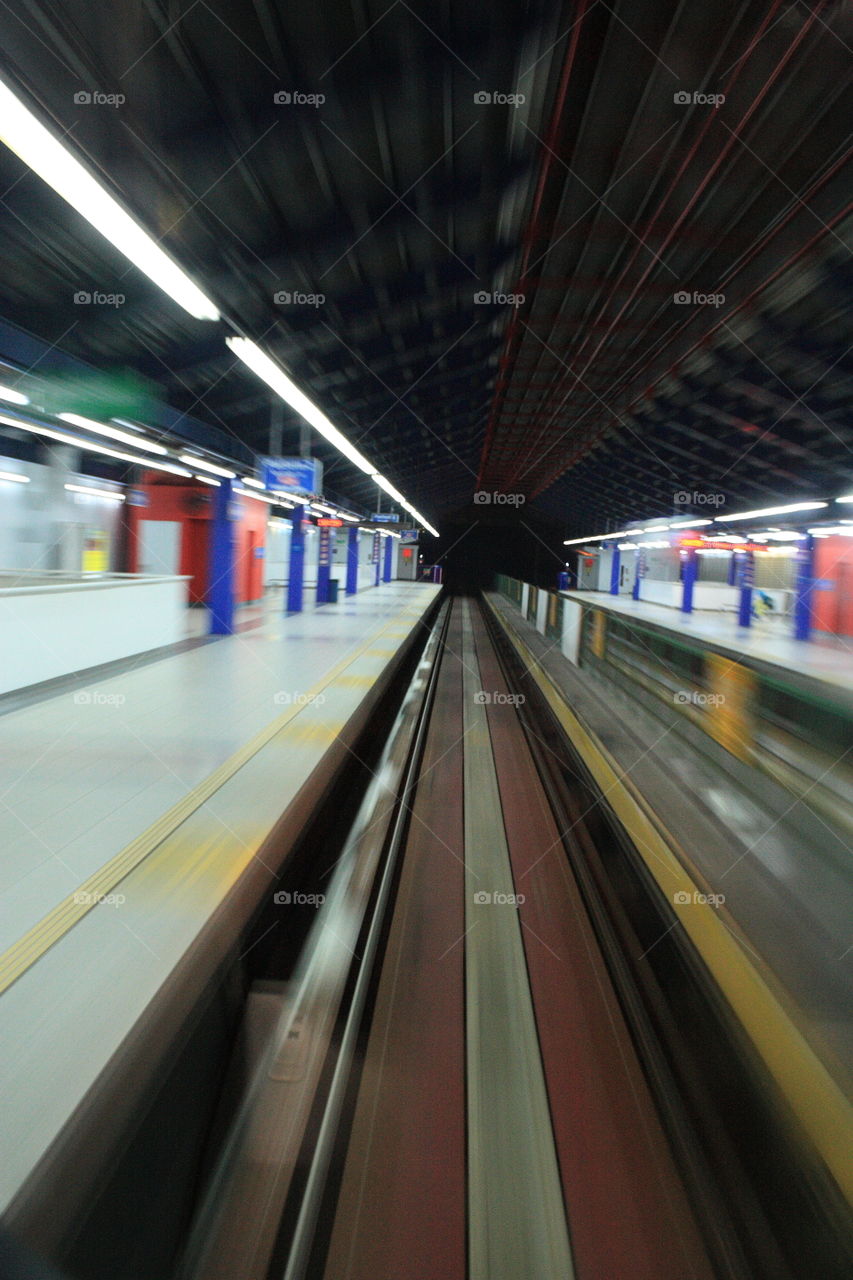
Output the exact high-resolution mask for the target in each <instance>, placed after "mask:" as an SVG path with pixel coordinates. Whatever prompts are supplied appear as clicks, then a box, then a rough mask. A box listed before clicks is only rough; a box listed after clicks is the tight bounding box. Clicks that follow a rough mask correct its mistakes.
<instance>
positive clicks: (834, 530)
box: [809, 524, 853, 538]
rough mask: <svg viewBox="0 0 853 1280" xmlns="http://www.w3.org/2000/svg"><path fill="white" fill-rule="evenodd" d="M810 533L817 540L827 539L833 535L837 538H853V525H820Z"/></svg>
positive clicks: (810, 530)
mask: <svg viewBox="0 0 853 1280" xmlns="http://www.w3.org/2000/svg"><path fill="white" fill-rule="evenodd" d="M809 533H811V534H814V536H815V537H816V538H827V537H829V536H830V534H832V535H833V536H835V537H842V538H853V525H850V524H833V525H823V526H822V527H821V526H820V525H818V527H817V528H816V529H809Z"/></svg>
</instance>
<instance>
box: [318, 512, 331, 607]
mask: <svg viewBox="0 0 853 1280" xmlns="http://www.w3.org/2000/svg"><path fill="white" fill-rule="evenodd" d="M331 564H332V531H331V529H326V528H324V529H321V530H320V555H319V559H318V562H317V603H318V604H328V603H329V578H330V577H331V576H332V569H331Z"/></svg>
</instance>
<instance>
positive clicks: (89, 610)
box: [0, 577, 187, 693]
mask: <svg viewBox="0 0 853 1280" xmlns="http://www.w3.org/2000/svg"><path fill="white" fill-rule="evenodd" d="M186 591H187V579H186V578H178V577H175V578H152V579H149V580H146V579H144V578H133V579H132V580H130V581H127V580H120V581H118V582H116V581H114V580H107V579H94V580H91V581H88V582H83V583H81V584H74V585H66V586H56V587H53V586H51V587H28V588H14V589H11V590H0V693H8V692H9V691H10V690H12V689H21V688H24V687H25V686H26V685H30V684H37V683H39V682H41V681H42V680H52V679H53V678H54V677H56V676H63V675H69V674H70V673H71V672H74V671H82V670H84V669H85V668H86V667H94V666H99V665H100V664H101V663H103V662H114V661H116V660H117V659H119V658H127V657H130V656H131V655H133V654H136V653H144V652H145V651H146V650H148V649H157V648H159V647H160V646H161V645H166V644H175V643H177V642H178V641H179V640H183V639H184V636H185V627H186Z"/></svg>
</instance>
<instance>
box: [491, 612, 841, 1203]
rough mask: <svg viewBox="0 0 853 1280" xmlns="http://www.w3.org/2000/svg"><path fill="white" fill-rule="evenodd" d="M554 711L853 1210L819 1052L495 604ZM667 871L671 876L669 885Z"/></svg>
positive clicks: (834, 1089)
mask: <svg viewBox="0 0 853 1280" xmlns="http://www.w3.org/2000/svg"><path fill="white" fill-rule="evenodd" d="M489 608H490V609H491V611H492V613H493V614H494V616H495V618H497V620H498V622H499V623H500V625H501V627H502V628H503V630H504V631H505V633H506V634H507V636H508V637H509V639H510V641H511V643H512V644H513V645H514V646H515V648H516V649H517V650H518V651H519V653H520V654H521V656H522V658H523V660H524V662H525V665H526V666H527V669H528V671H529V672H530V674H531V675H532V676H533V678H534V679H535V680H536V683H537V684H538V685H539V688H540V689H541V690H542V692H543V694H544V695H545V698H546V699H547V701H548V704H549V706H550V707H551V709H552V710H553V711H554V713H555V715H556V716H557V718H558V720H559V721H560V723H561V724H562V726H563V728H564V729H565V730H566V733H567V734H568V736H569V738H570V739H571V741H572V742H573V743H574V745H575V746H576V747H577V748H578V750H579V752H580V755H581V757H582V758H583V760H584V762H585V763H586V765H587V766H588V767H589V770H590V772H591V773H592V775H593V777H594V778H595V780H596V782H597V784H598V786H599V787H600V788H601V791H602V792H603V794H605V795H606V797H607V803H608V804H609V805H610V806H611V808H612V809H613V810H614V812H615V813H616V815H617V817H618V818H619V820H620V822H621V823H622V826H623V827H624V828H625V830H626V831H627V832H628V834H629V835H630V836H631V838H632V840H633V841H634V844H635V845H636V847H637V850H638V852H639V854H640V856H641V857H642V858H643V861H644V862H645V864H646V866H647V867H648V869H649V871H650V872H651V873H652V875H653V876H654V878H655V880H656V881H657V883H658V885H659V886H660V888H661V889H662V890H663V893H664V896H665V897H667V898H668V899H669V901H670V902H673V897H674V895H675V894H676V893H678V892H686V893H688V894H689V905H688V908H687V909H685V908H684V907H679V905H676V904H675V903H673V909H674V910H675V911H676V914H677V915H678V919H679V922H680V923H681V925H682V926H683V928H684V930H685V932H686V933H687V934H688V936H689V937H690V939H691V941H692V942H693V944H694V946H695V947H696V949H697V951H698V952H699V954H700V955H701V956H702V959H703V960H704V962H705V964H706V966H707V968H708V969H709V971H710V972H711V974H712V975H713V977H714V978H715V980H716V982H717V984H718V985H719V987H720V989H721V991H722V992H723V994H724V995H725V997H726V999H727V1001H728V1003H729V1006H730V1007H731V1009H732V1010H733V1011H734V1013H735V1014H736V1016H737V1018H738V1019H739V1021H740V1022H741V1024H742V1025H743V1027H744V1029H745V1031H746V1032H747V1034H748V1036H749V1037H750V1039H751V1040H752V1042H753V1044H754V1045H755V1048H756V1049H757V1050H758V1053H759V1054H760V1056H761V1057H762V1058H763V1060H764V1062H765V1064H766V1065H767V1068H768V1070H769V1071H770V1074H771V1076H772V1077H773V1079H774V1080H775V1082H776V1084H777V1085H778V1086H779V1088H780V1089H781V1091H782V1093H783V1094H784V1096H785V1097H786V1098H787V1100H788V1103H789V1105H790V1107H791V1108H792V1110H793V1112H794V1114H795V1115H796V1116H797V1117H798V1119H799V1121H800V1123H801V1124H802V1126H803V1129H804V1130H805V1132H806V1133H807V1134H808V1136H809V1137H810V1139H811V1141H812V1142H813V1144H814V1146H815V1147H816V1149H817V1150H818V1152H819V1153H820V1155H821V1156H822V1158H823V1160H824V1162H825V1163H826V1166H827V1168H828V1169H829V1170H830V1171H831V1173H832V1176H833V1177H834V1179H835V1181H836V1182H837V1183H838V1185H839V1187H840V1188H841V1190H842V1191H843V1193H844V1195H845V1196H846V1197H847V1199H848V1201H849V1202H850V1203H853V1161H851V1159H850V1152H851V1151H853V1112H851V1107H850V1104H849V1102H848V1100H847V1098H846V1097H845V1095H844V1092H843V1090H842V1089H841V1088H839V1086H838V1084H837V1083H836V1081H835V1080H834V1079H833V1077H832V1076H831V1075H830V1073H829V1071H828V1070H827V1069H826V1067H825V1066H824V1064H823V1063H822V1062H821V1060H820V1058H819V1057H818V1056H817V1054H816V1053H815V1052H814V1050H813V1049H812V1047H811V1045H810V1044H809V1043H808V1041H807V1040H806V1039H805V1037H804V1036H803V1035H802V1033H801V1032H800V1031H799V1029H798V1028H797V1027H796V1025H795V1024H794V1023H793V1022H792V1021H791V1018H790V1015H789V1014H788V1012H787V1011H786V1010H785V1008H784V1007H783V1005H782V1004H780V1001H779V999H778V997H777V996H776V994H775V993H774V992H773V991H772V990H771V988H770V987H769V986H768V985H767V983H766V982H765V980H764V978H763V977H762V976H761V974H760V973H759V972H758V971H757V970H756V969H755V967H754V965H753V964H752V962H751V961H750V959H749V956H748V955H747V953H746V952H745V951H744V950H743V949H742V948H741V946H740V945H739V943H738V941H737V939H736V938H735V937H734V935H733V934H732V933H730V932H729V930H728V929H727V928H726V926H725V925H724V924H723V922H722V920H721V919H720V918H719V917H718V915H717V913H716V909H715V908H714V907H712V906H709V905H705V904H703V903H699V902H696V901H695V900H694V898H693V893H694V891H695V890H696V886H695V882H694V881H693V879H691V877H690V875H689V874H688V872H687V870H686V869H685V867H684V865H683V864H682V862H681V861H680V860H679V858H678V857H677V856H676V855H675V853H674V852H673V849H672V847H671V846H672V845H673V844H675V845H677V843H678V842H677V840H676V839H675V838H674V837H673V836H671V835H670V834H669V833H668V832H667V833H666V836H667V837H668V838H664V834H663V832H665V828H662V829H659V820H657V819H654V820H653V818H652V811H651V810H650V809H649V808H648V806H647V805H646V803H645V801H644V799H643V797H642V796H641V795H640V794H639V792H638V791H637V790H636V788H635V787H634V785H633V783H632V782H631V780H630V779H629V778H627V777H626V776H623V770H622V769H620V767H619V765H618V764H617V762H616V761H615V760H614V759H613V757H612V756H611V755H610V754H609V752H608V751H607V750H606V748H605V747H603V746H602V745H601V743H600V742H599V741H598V739H597V738H595V737H594V736H593V734H592V733H591V732H590V731H589V730H587V729H586V728H585V727H584V725H583V724H582V722H581V721H580V720H579V719H578V717H577V716H576V715H575V714H574V713H573V712H572V711H571V710H570V708H569V706H568V704H567V703H566V700H565V694H564V693H563V692H562V690H561V689H560V688H559V687H558V686H557V685H556V684H555V683H554V681H553V680H552V679H551V677H550V676H549V675H548V673H547V672H546V671H545V669H544V668H543V667H542V666H540V664H539V662H538V661H537V659H536V658H535V657H534V656H533V654H532V653H531V651H530V649H529V648H528V647H527V645H526V644H525V643H524V641H523V640H522V639H521V637H520V636H519V635H518V633H517V632H516V630H515V628H514V626H513V625H512V623H511V622H510V621H509V620H508V619H505V618H503V617H502V616H501V615H500V614H499V613H498V611H497V610H496V609H495V607H494V606H493V605H492V604H491V602H489ZM664 872H666V873H667V878H666V883H665V877H664Z"/></svg>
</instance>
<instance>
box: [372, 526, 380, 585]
mask: <svg viewBox="0 0 853 1280" xmlns="http://www.w3.org/2000/svg"><path fill="white" fill-rule="evenodd" d="M380 542H381V538H380V536H379V534H378V533H374V535H373V564H374V570H373V585H374V587H378V586H379V570H380V564H379V559H380V557H379V551H380Z"/></svg>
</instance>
